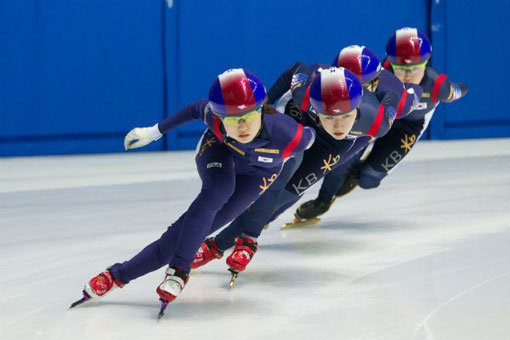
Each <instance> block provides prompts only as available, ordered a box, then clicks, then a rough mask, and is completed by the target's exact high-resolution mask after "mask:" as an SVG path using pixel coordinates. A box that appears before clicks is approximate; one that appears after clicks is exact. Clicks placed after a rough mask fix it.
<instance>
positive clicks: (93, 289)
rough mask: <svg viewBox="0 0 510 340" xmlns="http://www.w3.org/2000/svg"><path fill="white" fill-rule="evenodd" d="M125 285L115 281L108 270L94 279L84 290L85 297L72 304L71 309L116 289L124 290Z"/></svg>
mask: <svg viewBox="0 0 510 340" xmlns="http://www.w3.org/2000/svg"><path fill="white" fill-rule="evenodd" d="M122 287H124V284H123V283H122V282H120V281H117V280H115V279H114V278H113V277H112V275H111V274H110V272H109V271H108V270H106V271H104V272H102V273H101V274H99V275H97V276H95V277H93V278H92V279H91V280H90V281H89V282H88V283H87V284H86V285H85V287H84V288H83V297H82V298H81V299H80V300H77V301H75V302H73V303H72V304H71V306H70V307H69V309H71V308H74V307H76V306H79V305H81V304H82V303H84V302H87V301H90V300H93V299H98V298H100V297H103V296H105V295H106V294H108V293H109V292H111V291H112V290H113V289H115V288H122Z"/></svg>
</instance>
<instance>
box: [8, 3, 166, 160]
mask: <svg viewBox="0 0 510 340" xmlns="http://www.w3.org/2000/svg"><path fill="white" fill-rule="evenodd" d="M161 18H162V6H161V3H160V2H158V1H156V2H155V1H148V2H141V1H125V0H109V1H102V0H88V1H67V0H52V1H36V0H32V1H29V0H27V1H18V0H2V1H0V42H1V51H2V52H1V53H0V75H1V76H0V115H1V123H0V155H3V156H11V155H36V154H69V153H95V152H119V151H121V150H123V147H122V140H123V138H124V135H125V133H126V132H127V131H128V130H129V128H131V127H132V126H135V125H143V124H146V123H147V122H157V121H158V120H160V119H161V118H162V117H163V115H164V113H163V100H164V92H163V83H164V74H163V72H162V64H163V59H162V54H161V50H162V25H161ZM162 148H163V143H156V144H154V145H151V146H150V147H148V148H147V149H162Z"/></svg>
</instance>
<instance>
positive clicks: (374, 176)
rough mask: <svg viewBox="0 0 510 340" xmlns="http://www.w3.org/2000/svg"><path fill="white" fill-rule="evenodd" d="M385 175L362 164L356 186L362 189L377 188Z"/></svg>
mask: <svg viewBox="0 0 510 340" xmlns="http://www.w3.org/2000/svg"><path fill="white" fill-rule="evenodd" d="M386 175H387V173H385V172H380V171H376V170H374V169H373V168H372V167H370V166H369V165H366V164H364V165H363V167H362V168H361V169H360V172H359V174H358V176H359V177H358V185H359V186H360V187H361V188H363V189H373V188H377V187H378V186H379V184H380V183H381V181H382V179H383V178H384V177H386Z"/></svg>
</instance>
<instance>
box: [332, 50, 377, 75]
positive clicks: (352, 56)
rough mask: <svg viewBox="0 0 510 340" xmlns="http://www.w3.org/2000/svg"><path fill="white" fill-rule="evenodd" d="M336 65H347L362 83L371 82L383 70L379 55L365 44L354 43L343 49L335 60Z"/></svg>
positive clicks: (334, 64)
mask: <svg viewBox="0 0 510 340" xmlns="http://www.w3.org/2000/svg"><path fill="white" fill-rule="evenodd" d="M333 66H335V67H345V68H346V69H348V70H349V71H351V72H352V73H354V74H355V75H356V76H357V77H358V79H359V80H360V81H361V82H362V83H366V82H369V81H371V80H373V79H374V78H375V77H377V76H378V75H379V73H380V72H381V70H382V67H381V62H380V61H379V58H378V57H377V55H376V54H375V53H374V52H372V51H371V50H369V49H368V48H366V47H365V46H358V45H352V46H348V47H346V48H344V49H342V50H341V51H340V52H339V53H338V54H337V55H336V57H335V60H334V61H333Z"/></svg>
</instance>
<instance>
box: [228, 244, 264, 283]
mask: <svg viewBox="0 0 510 340" xmlns="http://www.w3.org/2000/svg"><path fill="white" fill-rule="evenodd" d="M257 248H258V245H257V242H256V241H254V240H253V239H251V238H249V237H237V238H236V245H235V247H234V250H233V251H232V254H230V256H229V257H227V265H228V266H229V269H228V270H229V271H230V272H231V273H232V278H231V280H230V284H229V287H230V288H232V287H233V286H234V281H235V279H236V278H237V274H239V272H242V271H244V270H245V269H246V266H247V265H248V263H250V261H251V259H252V258H253V255H255V253H256V252H257Z"/></svg>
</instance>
